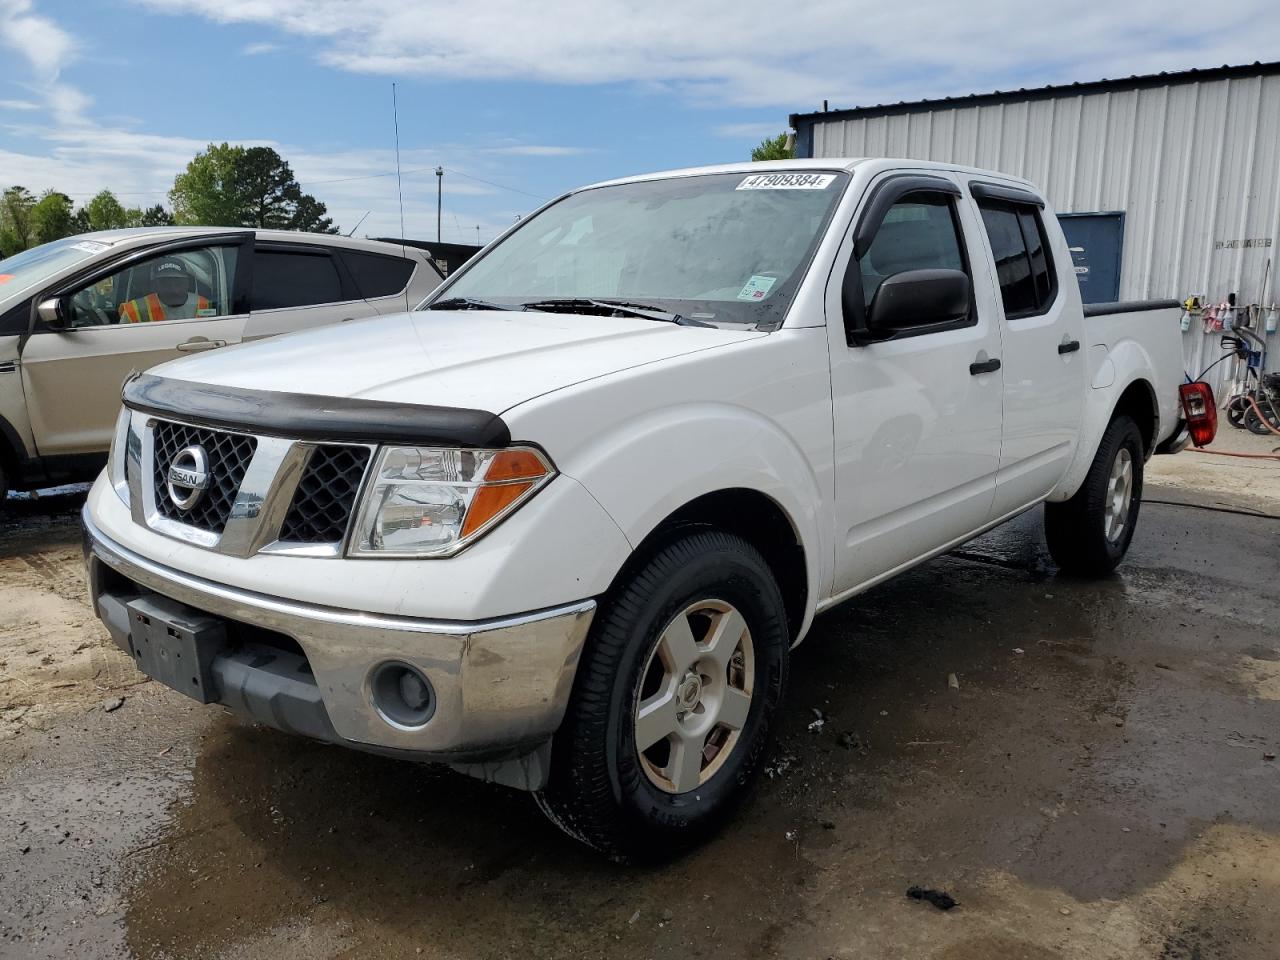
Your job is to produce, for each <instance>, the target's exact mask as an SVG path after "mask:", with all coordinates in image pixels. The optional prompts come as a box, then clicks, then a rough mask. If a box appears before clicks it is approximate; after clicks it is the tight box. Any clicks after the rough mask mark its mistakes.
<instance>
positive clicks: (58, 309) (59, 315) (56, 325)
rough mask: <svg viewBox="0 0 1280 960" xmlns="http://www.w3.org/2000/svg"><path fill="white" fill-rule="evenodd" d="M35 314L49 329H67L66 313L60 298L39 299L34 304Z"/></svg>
mask: <svg viewBox="0 0 1280 960" xmlns="http://www.w3.org/2000/svg"><path fill="white" fill-rule="evenodd" d="M36 315H37V316H39V317H40V320H41V321H42V322H43V323H44V325H45V326H46V327H48V328H49V329H50V330H65V329H67V314H66V311H65V310H64V309H63V305H62V300H60V299H59V298H58V297H50V298H49V299H48V300H41V301H40V303H39V304H38V305H37V306H36Z"/></svg>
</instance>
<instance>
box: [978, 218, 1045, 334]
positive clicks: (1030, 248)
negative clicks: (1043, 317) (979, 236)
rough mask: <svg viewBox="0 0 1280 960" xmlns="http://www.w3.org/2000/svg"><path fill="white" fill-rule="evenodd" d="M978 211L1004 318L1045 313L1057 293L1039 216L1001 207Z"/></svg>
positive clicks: (1042, 225)
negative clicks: (1002, 303)
mask: <svg viewBox="0 0 1280 960" xmlns="http://www.w3.org/2000/svg"><path fill="white" fill-rule="evenodd" d="M978 208H979V209H980V210H981V211H982V222H983V224H984V225H985V226H986V228H987V237H988V239H990V241H991V253H992V254H993V255H994V257H995V261H996V276H997V278H998V279H999V281H1000V297H1001V299H1002V300H1003V301H1004V313H1005V316H1006V317H1009V318H1017V317H1029V316H1034V315H1036V314H1040V313H1044V312H1045V311H1046V310H1048V309H1049V305H1050V304H1051V303H1052V302H1053V298H1054V296H1055V295H1056V294H1057V292H1058V291H1057V283H1056V280H1057V278H1056V275H1055V274H1054V272H1053V261H1052V259H1051V258H1050V256H1049V245H1048V239H1047V238H1046V237H1045V233H1044V224H1043V223H1041V221H1040V215H1039V212H1038V211H1036V210H1035V209H1034V208H1032V207H1021V206H1014V205H1012V204H1003V203H981V204H979V205H978Z"/></svg>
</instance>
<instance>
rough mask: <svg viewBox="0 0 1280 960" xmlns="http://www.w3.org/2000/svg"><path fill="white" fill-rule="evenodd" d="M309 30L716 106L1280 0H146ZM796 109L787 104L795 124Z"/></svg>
mask: <svg viewBox="0 0 1280 960" xmlns="http://www.w3.org/2000/svg"><path fill="white" fill-rule="evenodd" d="M138 2H140V3H143V4H145V5H147V6H148V7H150V8H151V9H153V10H155V11H157V12H160V13H168V14H183V13H185V14H192V13H194V14H198V15H200V16H203V17H206V18H207V19H209V20H212V21H215V22H219V23H248V24H255V25H259V26H264V27H268V28H271V29H274V30H277V31H280V32H282V33H284V34H286V35H292V36H296V37H300V38H303V39H305V40H306V41H307V43H308V46H309V47H310V48H312V49H313V50H314V51H315V56H316V57H317V58H318V59H319V60H320V61H321V62H322V63H325V64H329V65H332V66H335V67H338V68H340V69H343V70H349V71H353V72H358V73H373V74H386V75H393V76H410V75H415V74H416V75H420V76H428V77H448V78H455V79H484V80H513V81H543V82H551V83H567V84H603V83H617V82H633V83H637V84H641V85H644V86H646V87H649V88H652V89H666V90H670V91H675V92H677V93H680V94H683V95H684V96H686V97H689V98H692V99H693V100H696V101H701V102H715V103H733V104H744V105H745V104H750V105H768V106H776V107H783V108H786V109H788V110H790V109H802V110H803V109H816V108H817V106H818V105H819V104H820V103H821V101H822V99H824V98H827V99H829V100H830V101H831V103H832V105H833V106H835V105H841V106H851V105H855V104H868V103H875V102H879V101H892V100H899V99H904V98H914V97H920V96H933V95H944V94H956V93H969V92H972V91H973V90H978V89H983V88H990V87H993V86H996V85H999V84H1001V83H1007V82H1008V78H1010V77H1018V78H1020V80H1019V83H1020V85H1022V84H1023V83H1025V84H1026V85H1031V84H1033V83H1034V84H1039V83H1046V82H1056V81H1062V80H1074V79H1094V78H1097V77H1101V76H1117V75H1129V74H1132V73H1135V72H1142V71H1150V70H1167V69H1181V68H1185V67H1189V66H1209V65H1215V64H1220V63H1235V62H1239V61H1241V60H1247V59H1253V58H1254V56H1256V54H1253V55H1250V54H1249V53H1245V52H1244V51H1243V50H1242V44H1241V37H1247V38H1248V41H1249V47H1250V49H1251V50H1252V51H1258V52H1261V51H1266V50H1273V49H1276V48H1277V46H1280V18H1277V17H1275V16H1274V15H1273V9H1272V8H1273V3H1272V2H1271V0H1223V2H1220V3H1216V4H1210V5H1206V4H1203V3H1199V2H1192V0H1131V2H1128V3H1123V4H1121V3H1113V2H1104V0H1081V2H1079V3H1075V4H1071V5H1066V4H1060V5H1057V6H1049V7H1046V6H1041V7H1038V8H1036V11H1035V13H1034V15H1030V16H1029V15H1028V13H1027V9H1028V8H1027V6H1026V4H1025V2H1024V0H973V2H971V3H969V4H967V5H964V6H963V8H958V7H957V6H956V5H955V4H954V2H952V0H920V2H917V3H915V4H913V5H912V6H911V7H909V8H903V7H898V6H896V5H894V4H883V3H879V2H873V0H815V2H810V3H801V4H792V5H791V6H789V7H786V8H785V9H784V8H780V7H779V6H778V5H777V3H775V2H769V0H688V2H685V3H682V4H679V5H676V4H662V5H660V6H659V7H656V8H655V7H654V5H652V4H644V3H639V2H636V0H560V2H558V3H556V4H555V5H554V15H549V9H548V7H547V6H546V5H545V4H532V3H528V2H527V0H473V2H472V3H466V4H459V3H457V2H456V0H419V2H416V3H405V2H403V0H365V2H362V3H359V4H353V3H350V2H348V0H138ZM781 119H782V117H781V116H780V120H781Z"/></svg>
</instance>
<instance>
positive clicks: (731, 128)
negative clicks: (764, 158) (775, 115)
mask: <svg viewBox="0 0 1280 960" xmlns="http://www.w3.org/2000/svg"><path fill="white" fill-rule="evenodd" d="M785 127H786V121H785V120H766V121H764V122H763V123H722V124H720V126H718V127H716V128H715V134H716V136H717V137H726V138H729V139H734V140H742V139H746V140H756V139H763V138H765V137H776V136H777V135H778V134H780V133H786V129H785Z"/></svg>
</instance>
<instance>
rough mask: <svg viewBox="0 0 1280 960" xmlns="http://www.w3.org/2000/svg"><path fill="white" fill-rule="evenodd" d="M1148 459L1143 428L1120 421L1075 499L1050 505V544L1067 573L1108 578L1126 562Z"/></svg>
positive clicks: (1047, 532)
mask: <svg viewBox="0 0 1280 960" xmlns="http://www.w3.org/2000/svg"><path fill="white" fill-rule="evenodd" d="M1143 453H1144V451H1143V445H1142V434H1141V433H1140V432H1139V431H1138V425H1137V424H1136V423H1134V422H1133V420H1132V418H1130V417H1123V416H1122V417H1116V418H1115V419H1114V420H1112V421H1111V423H1110V425H1109V426H1108V427H1107V429H1106V432H1105V433H1103V435H1102V442H1101V443H1100V444H1099V445H1098V452H1097V453H1096V454H1095V455H1094V458H1093V465H1092V466H1091V467H1090V468H1089V473H1088V476H1086V477H1085V481H1084V483H1083V484H1082V485H1081V487H1080V489H1079V490H1078V491H1076V494H1075V496H1073V497H1072V498H1071V499H1070V500H1067V501H1064V502H1063V503H1046V504H1045V508H1044V532H1045V540H1046V541H1047V542H1048V544H1049V553H1050V555H1051V556H1052V557H1053V559H1054V561H1055V562H1056V563H1057V564H1058V566H1059V567H1060V568H1061V569H1062V570H1063V571H1064V572H1066V573H1071V574H1075V575H1077V576H1084V577H1104V576H1106V575H1107V574H1109V573H1111V572H1112V571H1113V570H1115V568H1116V567H1117V566H1118V565H1119V563H1120V561H1121V560H1122V559H1124V555H1125V553H1126V552H1127V551H1128V549H1129V543H1130V541H1132V540H1133V531H1134V527H1135V526H1136V525H1137V523H1138V509H1139V507H1140V506H1141V505H1142V466H1143Z"/></svg>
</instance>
